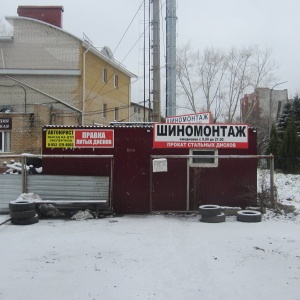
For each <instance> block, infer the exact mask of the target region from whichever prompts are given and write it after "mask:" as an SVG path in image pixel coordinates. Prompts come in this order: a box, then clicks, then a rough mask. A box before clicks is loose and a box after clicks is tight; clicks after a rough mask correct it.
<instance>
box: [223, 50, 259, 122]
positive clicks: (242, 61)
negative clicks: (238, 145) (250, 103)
mask: <svg viewBox="0 0 300 300" xmlns="http://www.w3.org/2000/svg"><path fill="white" fill-rule="evenodd" d="M252 54H253V52H252V48H251V47H248V48H242V49H237V48H231V50H230V51H229V53H228V55H227V58H226V60H227V63H226V64H227V67H226V71H227V72H226V73H227V74H226V75H227V76H226V80H225V84H226V87H227V91H228V94H227V97H226V101H225V104H226V107H227V110H226V111H225V113H224V118H225V120H226V122H229V123H231V122H233V119H234V117H235V115H236V113H237V108H239V104H240V99H241V98H242V96H243V93H244V91H245V89H246V88H247V87H248V86H249V85H250V83H251V77H250V74H249V71H248V70H249V69H250V66H251V64H250V58H251V56H252Z"/></svg>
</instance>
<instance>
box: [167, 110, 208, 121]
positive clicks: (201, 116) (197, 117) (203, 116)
mask: <svg viewBox="0 0 300 300" xmlns="http://www.w3.org/2000/svg"><path fill="white" fill-rule="evenodd" d="M166 123H198V124H203V123H205V124H209V123H210V113H209V112H203V113H197V114H190V115H180V116H174V117H167V118H166Z"/></svg>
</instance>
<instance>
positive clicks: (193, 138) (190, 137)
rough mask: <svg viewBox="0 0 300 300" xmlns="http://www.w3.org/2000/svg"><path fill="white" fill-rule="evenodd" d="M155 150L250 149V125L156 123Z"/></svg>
mask: <svg viewBox="0 0 300 300" xmlns="http://www.w3.org/2000/svg"><path fill="white" fill-rule="evenodd" d="M153 148H197V149H201V148H210V149H215V148H218V149H221V148H236V149H247V148H248V125H244V124H166V123H155V124H154V130H153Z"/></svg>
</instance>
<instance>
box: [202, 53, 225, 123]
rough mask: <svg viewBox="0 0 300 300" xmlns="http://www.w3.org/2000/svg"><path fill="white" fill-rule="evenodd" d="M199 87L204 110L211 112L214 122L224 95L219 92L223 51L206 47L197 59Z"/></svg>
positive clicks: (220, 108)
mask: <svg viewBox="0 0 300 300" xmlns="http://www.w3.org/2000/svg"><path fill="white" fill-rule="evenodd" d="M198 67H199V75H200V80H201V88H202V91H203V94H204V97H205V101H206V108H205V110H206V111H210V112H212V110H214V112H213V118H214V122H216V121H217V119H218V117H219V115H220V113H221V111H222V104H223V98H224V95H223V93H222V92H221V87H222V82H223V78H224V74H225V70H226V64H225V55H224V53H223V51H221V50H218V49H214V48H213V47H211V48H206V49H204V51H203V55H202V56H200V57H199V61H198Z"/></svg>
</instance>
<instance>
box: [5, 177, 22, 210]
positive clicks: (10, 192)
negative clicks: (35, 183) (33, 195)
mask: <svg viewBox="0 0 300 300" xmlns="http://www.w3.org/2000/svg"><path fill="white" fill-rule="evenodd" d="M21 193H22V176H21V175H15V174H14V175H6V174H0V213H7V212H9V207H8V203H9V202H10V201H12V200H16V199H17V198H18V197H19V196H20V194H21Z"/></svg>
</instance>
